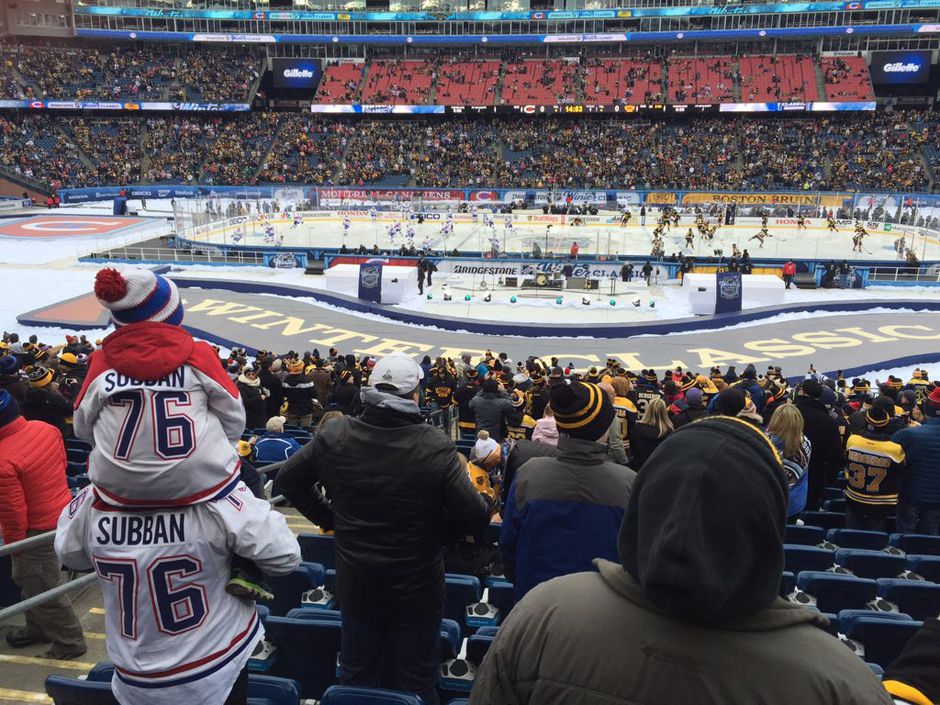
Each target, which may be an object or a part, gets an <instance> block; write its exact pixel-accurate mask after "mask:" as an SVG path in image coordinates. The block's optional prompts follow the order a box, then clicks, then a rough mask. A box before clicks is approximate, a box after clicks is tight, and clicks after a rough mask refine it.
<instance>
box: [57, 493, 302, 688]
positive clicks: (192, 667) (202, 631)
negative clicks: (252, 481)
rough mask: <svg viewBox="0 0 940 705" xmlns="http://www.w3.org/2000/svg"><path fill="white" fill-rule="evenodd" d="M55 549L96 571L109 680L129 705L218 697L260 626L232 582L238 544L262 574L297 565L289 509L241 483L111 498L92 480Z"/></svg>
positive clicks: (69, 512)
mask: <svg viewBox="0 0 940 705" xmlns="http://www.w3.org/2000/svg"><path fill="white" fill-rule="evenodd" d="M55 550H56V553H57V554H58V556H59V560H61V561H62V563H63V564H65V565H66V566H67V567H69V568H72V569H75V570H94V571H96V572H97V574H98V583H99V585H100V586H101V591H102V594H103V596H104V609H105V631H106V633H107V647H108V658H109V659H110V660H111V662H113V663H114V666H115V672H114V678H113V679H112V689H113V691H114V695H115V697H116V698H117V699H118V701H119V702H121V703H123V704H125V705H131V704H133V705H180V704H181V703H198V704H199V705H221V704H222V703H224V702H225V699H226V697H227V696H228V693H229V691H230V690H231V689H232V685H233V684H234V682H235V679H236V678H237V677H238V674H239V673H240V672H241V670H242V668H244V666H245V664H246V663H247V661H248V658H249V656H251V653H252V650H253V649H254V647H255V644H256V643H257V642H258V641H259V640H260V639H261V637H262V636H263V635H264V628H263V626H262V625H261V622H260V620H259V619H258V616H257V613H256V611H255V608H254V604H253V603H252V602H249V601H247V600H243V599H240V598H237V597H233V596H231V595H229V594H228V593H227V592H225V584H226V583H227V582H228V578H229V573H230V563H231V560H232V555H233V554H238V555H240V556H242V557H244V558H246V559H249V560H251V561H254V563H255V564H256V565H257V566H258V567H259V568H261V569H262V570H263V571H265V572H266V573H270V574H272V575H283V574H286V573H290V572H292V571H293V570H295V569H296V568H297V566H298V564H299V563H300V547H299V546H298V545H297V540H296V539H295V538H294V535H293V534H292V533H291V531H290V529H289V528H288V526H287V522H286V521H285V520H284V517H283V516H282V515H281V514H278V513H277V512H274V511H272V510H271V508H270V506H269V505H268V503H267V502H265V501H264V500H261V499H257V498H256V497H254V496H253V495H252V494H251V492H249V491H248V490H247V488H246V487H245V485H244V484H242V483H239V484H238V485H237V487H236V489H235V490H234V491H233V492H231V493H230V494H229V495H228V496H227V497H225V498H223V499H217V500H213V501H211V502H203V503H201V504H196V505H190V506H186V507H178V508H170V509H159V510H139V509H134V510H128V509H120V508H117V507H113V506H110V505H108V504H106V503H105V502H103V501H102V499H101V498H100V496H98V494H97V492H96V490H95V487H94V486H93V485H92V486H90V487H86V488H85V489H84V490H82V492H81V493H79V494H78V496H76V497H75V499H74V500H72V502H71V504H69V505H68V506H67V507H65V508H64V509H63V510H62V514H61V515H60V516H59V524H58V528H57V531H56V537H55Z"/></svg>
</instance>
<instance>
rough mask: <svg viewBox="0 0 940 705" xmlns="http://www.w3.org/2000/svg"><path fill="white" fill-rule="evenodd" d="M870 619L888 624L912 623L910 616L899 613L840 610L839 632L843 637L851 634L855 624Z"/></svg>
mask: <svg viewBox="0 0 940 705" xmlns="http://www.w3.org/2000/svg"><path fill="white" fill-rule="evenodd" d="M870 617H881V618H882V619H886V620H887V621H889V622H892V621H893V622H912V621H913V620H912V619H911V615H909V614H901V613H900V612H873V611H871V610H870V609H864V610H840V611H839V616H838V622H839V631H840V632H842V633H843V634H845V635H849V634H851V633H852V632H853V631H854V630H855V623H856V622H858V620H860V619H868V618H870Z"/></svg>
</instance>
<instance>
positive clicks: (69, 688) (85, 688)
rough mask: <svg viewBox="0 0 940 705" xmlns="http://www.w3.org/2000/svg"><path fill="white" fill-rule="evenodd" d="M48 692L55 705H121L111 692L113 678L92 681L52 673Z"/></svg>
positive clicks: (47, 683)
mask: <svg viewBox="0 0 940 705" xmlns="http://www.w3.org/2000/svg"><path fill="white" fill-rule="evenodd" d="M46 694H47V695H48V696H49V697H50V698H52V701H53V702H54V703H55V705H120V704H119V703H118V701H117V698H115V697H114V694H113V693H112V692H111V680H110V679H109V680H107V681H90V680H84V681H82V680H78V679H77V678H66V677H64V676H57V675H51V676H49V677H48V678H46Z"/></svg>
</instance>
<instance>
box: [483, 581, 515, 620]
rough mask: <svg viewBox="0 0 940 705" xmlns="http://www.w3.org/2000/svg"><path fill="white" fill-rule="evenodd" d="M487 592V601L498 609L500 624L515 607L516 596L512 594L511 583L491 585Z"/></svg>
mask: <svg viewBox="0 0 940 705" xmlns="http://www.w3.org/2000/svg"><path fill="white" fill-rule="evenodd" d="M487 590H488V591H489V592H488V593H487V595H488V597H487V601H488V602H489V603H490V604H491V605H493V606H494V607H498V608H499V621H500V623H502V621H503V620H504V619H506V617H508V616H509V613H510V611H512V608H513V607H515V605H516V594H515V593H514V592H513V586H512V583H493V584H492V585H490V586H489V587H488V588H487Z"/></svg>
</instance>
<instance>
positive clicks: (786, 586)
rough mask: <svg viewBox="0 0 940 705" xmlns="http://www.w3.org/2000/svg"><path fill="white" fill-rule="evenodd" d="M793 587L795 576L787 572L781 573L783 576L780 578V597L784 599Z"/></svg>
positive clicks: (794, 585)
mask: <svg viewBox="0 0 940 705" xmlns="http://www.w3.org/2000/svg"><path fill="white" fill-rule="evenodd" d="M795 587H796V576H795V575H794V574H793V573H791V572H789V571H786V570H785V571H783V575H781V576H780V597H786V596H787V595H789V594H790V593H791V592H793V588H795Z"/></svg>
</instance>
